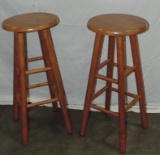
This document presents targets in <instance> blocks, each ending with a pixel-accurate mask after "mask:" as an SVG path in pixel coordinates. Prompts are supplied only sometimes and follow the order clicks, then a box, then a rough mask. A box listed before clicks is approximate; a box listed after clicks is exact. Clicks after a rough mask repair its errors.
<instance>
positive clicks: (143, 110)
mask: <svg viewBox="0 0 160 155" xmlns="http://www.w3.org/2000/svg"><path fill="white" fill-rule="evenodd" d="M130 43H131V48H132V56H133V64H134V65H135V66H136V69H135V77H136V84H137V92H138V94H139V95H140V99H139V103H140V111H141V120H142V126H143V128H147V126H148V119H147V113H146V107H145V93H144V87H143V77H142V70H141V65H140V56H139V49H138V38H137V36H130Z"/></svg>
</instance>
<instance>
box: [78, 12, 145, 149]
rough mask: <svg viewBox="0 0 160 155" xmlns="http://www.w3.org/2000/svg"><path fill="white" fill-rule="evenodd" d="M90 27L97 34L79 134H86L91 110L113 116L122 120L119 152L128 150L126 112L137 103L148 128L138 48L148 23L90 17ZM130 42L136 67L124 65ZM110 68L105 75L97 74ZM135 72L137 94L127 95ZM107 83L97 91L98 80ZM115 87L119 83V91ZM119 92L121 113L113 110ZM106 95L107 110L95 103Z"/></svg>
mask: <svg viewBox="0 0 160 155" xmlns="http://www.w3.org/2000/svg"><path fill="white" fill-rule="evenodd" d="M88 28H89V29H90V30H91V31H93V32H95V33H96V36H95V43H94V49H93V55H92V62H91V68H90V73H89V80H88V86H87V91H86V98H85V104H84V110H83V116H82V122H81V127H80V135H81V136H84V135H85V132H86V127H87V122H88V117H89V111H90V108H93V109H96V110H99V111H102V112H104V113H106V114H110V115H113V116H115V117H117V118H118V120H119V146H120V152H125V151H126V124H125V121H126V118H125V115H126V114H125V112H126V111H127V110H128V109H129V108H130V107H132V106H133V105H134V104H135V103H136V102H137V101H139V104H140V112H141V120H142V127H143V128H147V125H148V120H147V114H146V108H145V94H144V88H143V79H142V71H141V64H140V57H139V49H138V38H137V35H138V34H140V33H142V32H144V31H146V30H147V29H148V22H147V21H146V20H145V19H143V18H140V17H137V16H133V15H127V14H103V15H98V16H95V17H93V18H91V19H90V20H89V21H88ZM105 35H107V36H108V57H107V59H106V60H105V61H103V62H100V61H99V60H100V55H101V51H102V50H101V49H102V45H103V39H104V36H105ZM126 36H128V37H129V39H130V44H131V51H132V52H131V53H132V58H133V66H126V64H125V52H126V51H125V39H126ZM115 43H116V47H117V62H116V63H115V62H114V51H115V49H114V48H115ZM104 66H107V73H106V76H104V75H101V74H100V73H99V72H98V71H99V70H100V69H102V68H103V67H104ZM115 67H117V79H115V78H114V77H113V68H115ZM133 72H134V73H135V79H136V86H137V94H133V93H130V92H127V90H126V88H125V80H126V77H127V76H128V75H130V74H131V73H133ZM97 79H100V80H104V81H106V85H105V86H104V87H103V88H101V89H100V90H98V91H96V92H95V86H96V80H97ZM112 84H117V88H115V87H113V85H112ZM113 91H114V92H117V93H118V113H116V112H114V111H111V110H110V104H111V93H112V92H113ZM102 93H105V107H100V106H98V105H96V104H94V99H95V98H97V97H98V96H100V95H101V94H102ZM126 96H129V97H131V98H132V101H131V102H129V103H128V104H127V105H126V103H125V97H126Z"/></svg>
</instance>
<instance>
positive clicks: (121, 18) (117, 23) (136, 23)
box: [88, 14, 149, 36]
mask: <svg viewBox="0 0 160 155" xmlns="http://www.w3.org/2000/svg"><path fill="white" fill-rule="evenodd" d="M148 27H149V25H148V22H147V21H146V20H145V19H143V18H141V17H138V16H133V15H126V14H103V15H98V16H95V17H93V18H91V19H90V20H89V21H88V28H89V29H90V30H91V31H94V32H96V33H101V34H106V35H110V36H125V35H135V34H139V33H142V32H144V31H146V30H147V29H148Z"/></svg>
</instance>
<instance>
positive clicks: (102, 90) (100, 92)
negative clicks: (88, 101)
mask: <svg viewBox="0 0 160 155" xmlns="http://www.w3.org/2000/svg"><path fill="white" fill-rule="evenodd" d="M107 88H108V86H105V87H103V88H102V89H100V90H99V91H97V92H96V93H95V94H94V95H93V96H92V100H93V99H95V98H96V97H98V96H99V95H101V94H102V93H103V92H105V91H106V90H107Z"/></svg>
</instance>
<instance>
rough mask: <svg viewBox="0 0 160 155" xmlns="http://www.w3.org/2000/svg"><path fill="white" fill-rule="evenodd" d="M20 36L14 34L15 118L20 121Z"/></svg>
mask: <svg viewBox="0 0 160 155" xmlns="http://www.w3.org/2000/svg"><path fill="white" fill-rule="evenodd" d="M18 55H19V53H18V34H17V33H14V68H13V69H14V73H13V74H14V75H13V81H14V82H13V118H14V120H15V121H16V120H18V108H19V105H18V104H19V99H20V98H19V97H20V94H19V93H20V92H19V68H18V60H19V58H18Z"/></svg>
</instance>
